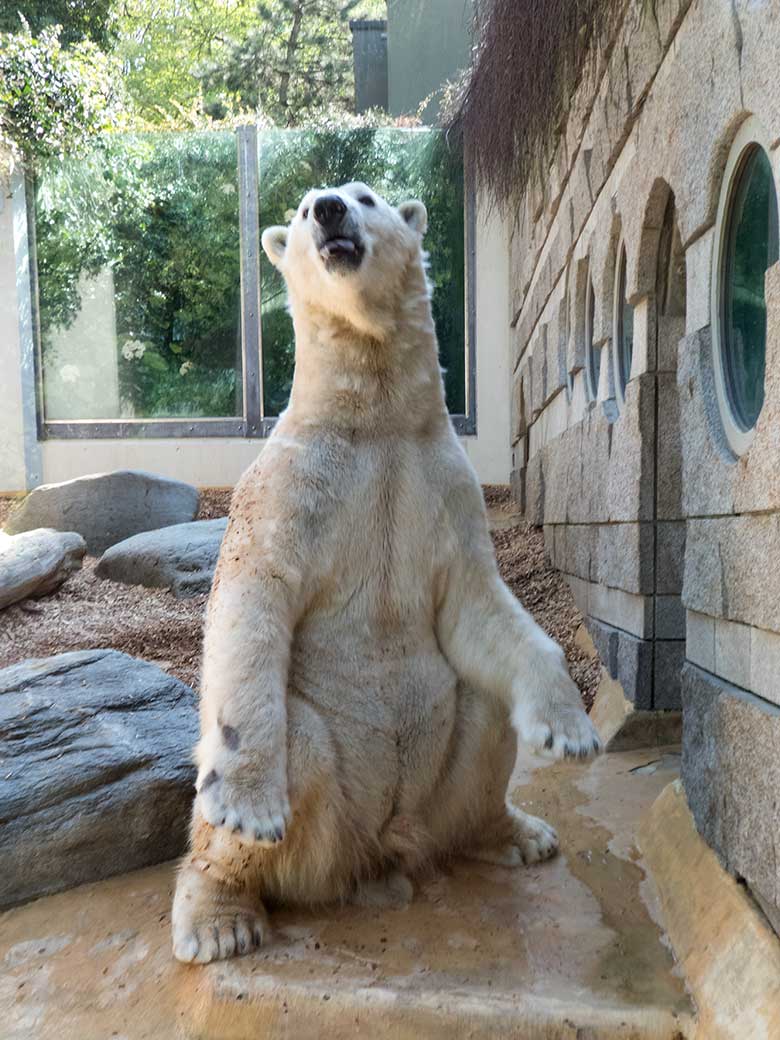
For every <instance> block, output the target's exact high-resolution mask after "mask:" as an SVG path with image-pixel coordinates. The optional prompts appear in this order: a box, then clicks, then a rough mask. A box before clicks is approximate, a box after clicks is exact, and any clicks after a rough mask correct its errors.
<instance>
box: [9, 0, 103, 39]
mask: <svg viewBox="0 0 780 1040" xmlns="http://www.w3.org/2000/svg"><path fill="white" fill-rule="evenodd" d="M113 8H114V0H6V3H4V4H3V6H2V7H0V33H17V32H19V31H20V30H21V28H22V18H23V19H24V22H25V23H26V24H27V26H29V29H30V32H31V33H32V35H33V36H39V35H40V34H41V33H42V32H43V30H44V29H52V28H54V26H55V25H59V26H60V27H61V29H62V32H61V34H60V42H61V44H62V46H63V47H67V46H69V45H70V44H72V43H78V42H79V41H80V40H91V41H92V42H93V43H95V44H97V46H98V47H99V48H100V49H101V50H104V51H108V50H110V49H111V47H112V45H113V44H114V42H115V40H116V24H115V19H114V14H113ZM20 16H21V17H20Z"/></svg>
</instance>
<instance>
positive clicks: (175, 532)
mask: <svg viewBox="0 0 780 1040" xmlns="http://www.w3.org/2000/svg"><path fill="white" fill-rule="evenodd" d="M226 527H227V517H221V518H220V519H218V520H195V521H193V522H192V523H189V524H174V525H173V526H172V527H163V528H161V529H160V530H159V531H145V532H144V533H143V534H137V535H134V536H133V537H132V538H127V539H126V540H125V541H124V542H119V543H118V544H117V545H112V546H111V548H110V549H107V550H106V551H105V552H104V553H103V555H102V556H101V558H100V560H99V561H98V564H97V567H96V568H95V570H96V573H97V574H98V575H99V576H100V577H101V578H110V579H111V580H112V581H121V582H124V583H125V585H147V586H149V587H151V588H163V589H171V590H172V591H173V593H174V595H176V596H178V597H184V596H195V595H197V594H198V593H200V592H208V591H209V589H210V588H211V582H212V580H213V578H214V568H215V567H216V565H217V557H218V556H219V547H220V545H221V544H222V536H223V535H224V533H225V528H226Z"/></svg>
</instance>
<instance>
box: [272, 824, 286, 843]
mask: <svg viewBox="0 0 780 1040" xmlns="http://www.w3.org/2000/svg"><path fill="white" fill-rule="evenodd" d="M274 834H275V835H276V840H277V841H281V840H282V838H283V837H284V827H277V828H276V830H275V831H274Z"/></svg>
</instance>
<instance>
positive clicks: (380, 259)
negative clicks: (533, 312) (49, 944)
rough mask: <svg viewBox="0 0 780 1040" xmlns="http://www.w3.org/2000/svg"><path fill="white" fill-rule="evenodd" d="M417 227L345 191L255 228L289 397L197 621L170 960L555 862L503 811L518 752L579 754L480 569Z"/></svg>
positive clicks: (234, 948)
mask: <svg viewBox="0 0 780 1040" xmlns="http://www.w3.org/2000/svg"><path fill="white" fill-rule="evenodd" d="M426 219H427V217H426V211H425V207H424V206H423V204H422V203H420V202H407V203H404V204H403V205H401V206H399V207H398V208H397V209H395V208H393V207H391V206H390V205H388V204H387V203H386V202H385V201H384V200H383V199H381V198H379V197H378V196H377V195H375V194H374V193H373V192H372V191H371V190H370V189H369V188H368V187H366V186H365V185H364V184H347V185H344V186H343V187H341V188H339V189H337V190H326V191H312V192H310V193H309V194H308V195H307V196H306V197H305V198H304V200H303V202H302V203H301V205H300V207H299V209H298V211H297V213H296V215H295V217H294V219H293V220H292V222H291V224H290V226H289V227H288V228H282V227H274V228H269V229H268V230H267V231H265V233H264V234H263V240H262V241H263V248H264V249H265V251H266V253H267V254H268V256H269V257H270V259H271V261H272V262H273V263H274V264H275V265H276V266H277V267H278V268H279V269H280V271H281V272H282V273H283V275H284V277H285V280H286V282H287V289H288V293H289V301H290V306H291V310H292V315H293V321H294V325H295V336H296V355H295V380H294V383H293V388H292V395H291V398H290V404H289V407H288V408H287V410H286V411H285V412H284V414H283V415H282V416H281V417H280V419H279V422H278V424H277V425H276V427H275V429H274V432H273V435H272V436H271V437H270V438H269V440H268V443H267V444H266V446H265V449H264V451H263V452H262V454H261V456H260V458H259V459H258V460H257V462H255V464H254V465H253V466H252V467H251V468H250V469H249V470H248V471H247V473H246V474H245V475H244V476H243V478H242V479H241V481H240V483H239V485H238V486H237V488H236V490H235V493H234V495H233V501H232V506H231V510H230V521H229V524H228V528H227V532H226V535H225V539H224V542H223V544H222V551H221V553H220V558H219V564H218V566H217V571H216V576H215V579H214V586H213V589H212V593H211V599H210V601H209V607H208V618H207V625H206V636H205V656H204V664H203V683H202V689H203V693H202V705H201V734H202V735H201V740H200V743H199V745H198V748H197V762H198V766H199V772H198V779H197V785H196V786H197V798H196V801H195V807H194V814H193V821H192V834H191V851H190V853H189V855H188V856H187V857H186V859H185V861H184V863H183V865H182V867H181V871H180V873H179V876H178V883H177V887H176V895H175V900H174V906H173V947H174V953H175V956H176V957H178V958H179V959H180V960H182V961H199V962H206V961H211V960H214V959H216V958H222V957H230V956H233V955H234V954H238V953H246V952H247V951H249V950H251V949H253V948H254V947H256V946H258V945H259V944H261V943H262V942H263V940H264V938H265V936H266V934H267V931H268V922H267V917H266V912H265V909H264V906H263V900H266V901H270V902H272V903H299V904H312V903H321V902H323V901H329V900H339V899H354V900H356V901H358V902H362V903H368V904H372V905H381V904H382V903H398V902H403V901H405V900H408V899H409V898H410V896H411V882H410V880H409V879H410V878H412V877H413V876H414V875H415V874H419V873H420V872H421V871H422V870H424V869H426V868H429V867H430V865H431V864H433V863H435V862H436V861H441V860H442V859H444V858H447V857H451V856H454V855H459V856H460V855H462V856H468V857H471V858H475V859H480V860H486V861H488V862H490V863H500V864H506V865H508V866H513V865H516V864H520V863H530V862H535V861H538V860H540V859H545V858H547V857H548V856H551V855H552V854H553V853H554V852H555V851H556V848H557V837H556V834H555V832H554V830H553V829H552V828H551V827H550V826H549V825H548V824H546V823H545V822H544V821H542V820H539V819H536V818H534V817H532V816H528V815H526V814H525V813H523V812H521V811H519V810H518V809H516V808H514V807H513V806H511V805H508V804H507V800H506V792H507V784H508V781H509V777H510V774H511V771H512V768H513V764H514V760H515V752H516V736H515V732H516V733H517V734H518V735H519V736H520V737H521V738H522V739H523V740H525V741H526V742H527V743H528V744H529V745H530V746H531V747H532V748H535V749H538V750H541V751H544V750H547V751H548V752H549V753H551V754H552V755H554V756H562V755H567V756H577V757H583V758H584V757H586V756H588V755H590V754H592V753H594V752H596V751H598V750H599V741H598V736H597V734H596V732H595V730H594V728H593V726H592V725H591V722H590V720H589V719H588V717H587V715H586V714H585V712H584V711H583V708H582V702H581V700H580V697H579V694H578V691H577V688H576V687H575V685H574V683H573V682H572V680H571V679H570V678H569V675H568V672H567V670H566V664H565V660H564V656H563V653H562V652H561V650H560V648H559V647H558V646H557V645H556V644H555V643H554V642H553V641H552V640H551V639H549V638H548V637H547V636H546V635H545V634H544V633H543V632H542V630H541V629H540V628H539V627H538V626H537V625H536V623H535V622H534V621H533V620H532V619H531V617H530V616H529V615H528V614H527V613H526V612H525V610H523V608H522V607H521V606H520V604H519V603H518V602H517V601H516V599H515V598H514V596H512V594H511V593H510V592H509V590H508V589H507V588H506V586H505V585H504V583H503V582H502V580H501V578H500V577H499V574H498V571H497V568H496V562H495V558H494V555H493V547H492V543H491V540H490V535H489V533H488V526H487V522H486V517H485V508H484V504H483V499H482V493H481V489H480V485H479V483H478V480H477V477H476V474H475V472H474V470H473V469H472V467H471V465H470V463H469V462H468V460H467V458H466V455H465V454H464V452H463V450H462V448H461V446H460V444H459V443H458V439H457V437H456V435H455V433H454V432H453V428H452V424H451V422H450V419H449V416H448V414H447V408H446V405H445V401H444V389H443V384H442V378H441V370H440V368H439V359H438V349H437V342H436V333H435V330H434V325H433V320H432V317H431V305H430V287H429V284H428V282H427V279H426V275H425V267H424V258H423V252H422V236H423V233H424V231H425V227H426ZM510 719H511V723H512V725H511V726H510V725H509V723H510Z"/></svg>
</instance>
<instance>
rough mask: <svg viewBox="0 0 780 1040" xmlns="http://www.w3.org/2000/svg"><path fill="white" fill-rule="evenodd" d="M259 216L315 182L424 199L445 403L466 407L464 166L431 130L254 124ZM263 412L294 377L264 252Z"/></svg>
mask: <svg viewBox="0 0 780 1040" xmlns="http://www.w3.org/2000/svg"><path fill="white" fill-rule="evenodd" d="M258 155H259V172H260V226H261V227H267V226H269V225H271V224H286V223H288V221H289V219H290V216H291V212H290V211H292V212H294V211H295V209H296V208H297V206H298V203H299V202H300V201H301V199H302V198H303V196H304V195H305V194H306V192H307V191H309V190H310V189H311V188H313V187H322V188H325V187H335V186H338V185H340V184H347V183H349V182H350V181H363V182H364V183H365V184H368V185H369V186H370V187H371V188H373V189H374V191H376V192H377V193H378V194H379V195H382V196H383V197H384V198H385V199H387V201H388V202H390V203H392V204H393V205H398V204H399V203H401V202H403V201H404V200H406V199H421V200H422V201H423V202H424V203H425V205H426V207H427V209H428V231H427V233H426V235H425V248H426V249H427V251H428V253H429V257H430V268H429V272H428V273H429V277H430V279H431V281H432V283H433V287H434V292H433V316H434V320H435V322H436V331H437V334H438V337H439V348H440V351H441V361H442V366H443V367H444V369H445V385H446V389H447V403H448V405H449V409H450V412H452V413H453V414H464V413H465V411H466V385H465V384H466V367H465V341H466V311H465V300H466V286H465V264H464V214H463V209H464V206H463V166H462V163H461V162H460V161H458V160H457V159H454V158H453V157H452V155H451V154H450V153H449V152H448V150H447V147H446V143H445V139H444V135H443V134H442V133H441V132H439V131H436V130H411V129H410V130H402V129H395V128H381V129H359V130H348V131H343V130H333V131H323V130H270V131H265V132H262V133H259V134H258ZM261 272H262V281H261V294H260V298H261V302H262V337H261V339H262V344H263V384H264V397H265V414H266V415H278V414H279V411H280V410H281V409H282V408H284V405H285V404H286V402H287V398H288V396H289V393H290V386H291V385H292V373H293V329H292V321H291V319H290V316H289V314H288V313H287V310H286V309H285V294H284V285H283V282H282V277H281V275H280V274H279V272H278V271H277V270H276V268H275V267H273V266H272V265H271V264H270V263H269V262H268V261H267V259H266V257H265V256H263V257H262V258H261Z"/></svg>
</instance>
